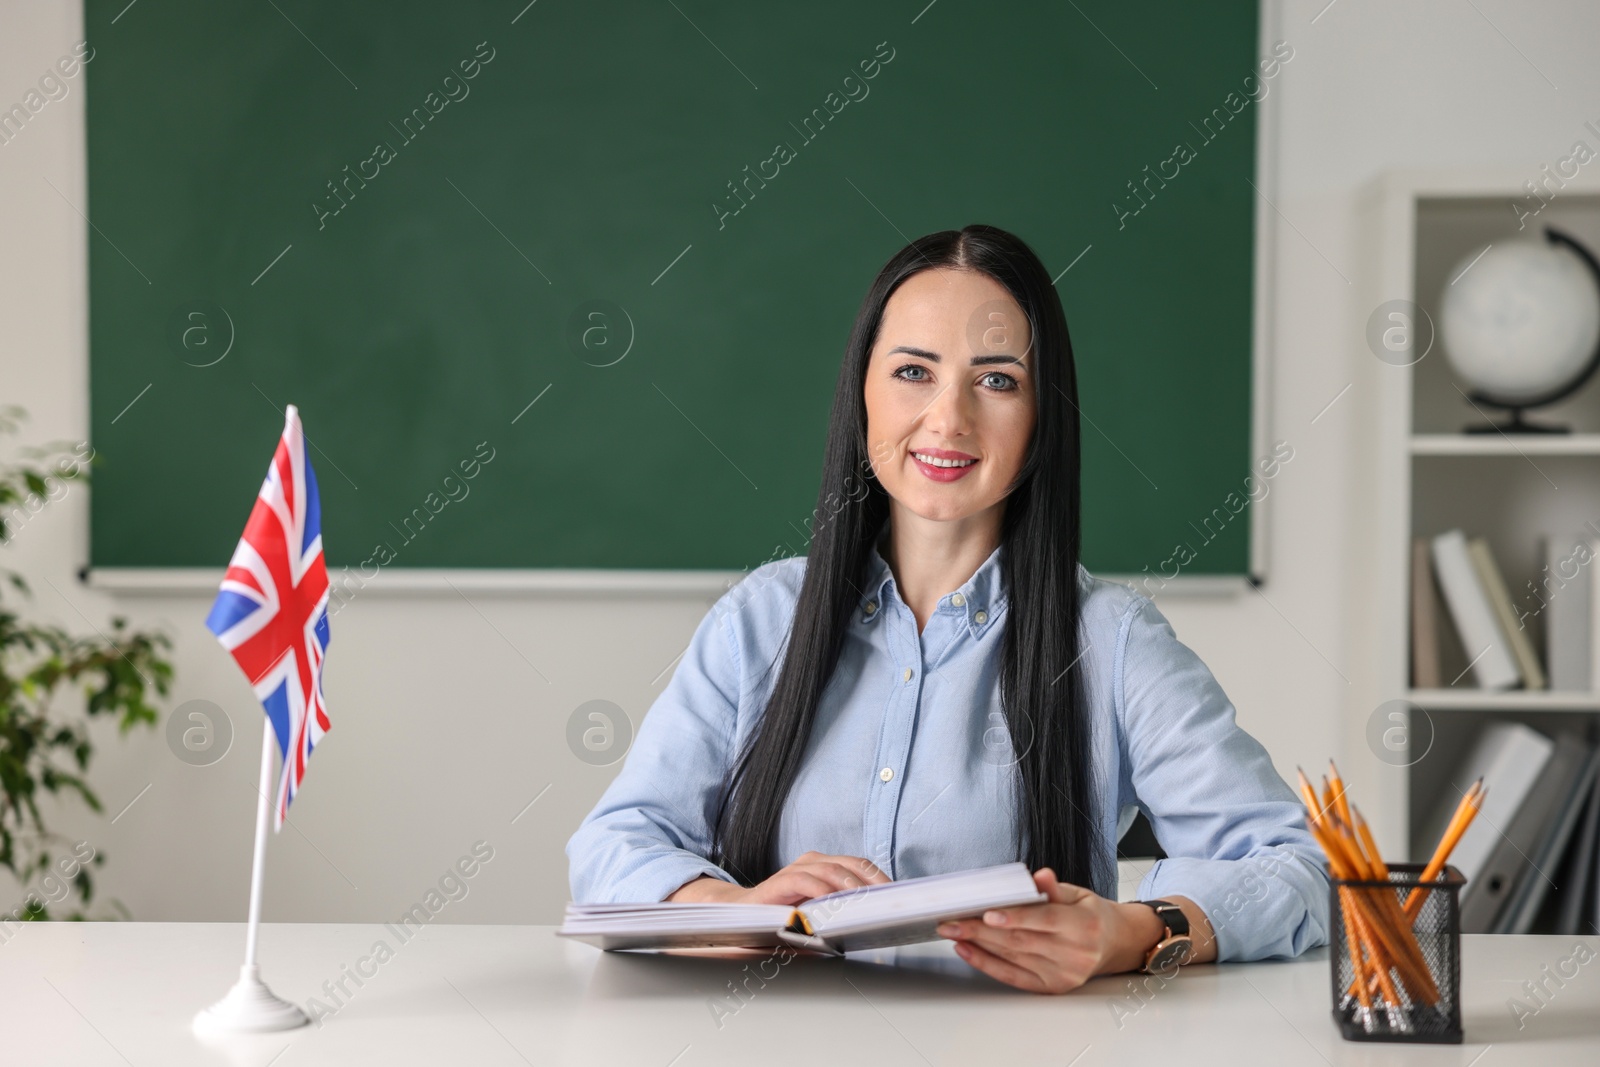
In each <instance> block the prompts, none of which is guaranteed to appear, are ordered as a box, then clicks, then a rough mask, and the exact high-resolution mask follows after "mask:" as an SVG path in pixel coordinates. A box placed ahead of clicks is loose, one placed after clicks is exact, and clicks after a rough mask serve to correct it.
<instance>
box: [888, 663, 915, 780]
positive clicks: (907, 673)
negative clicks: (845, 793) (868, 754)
mask: <svg viewBox="0 0 1600 1067" xmlns="http://www.w3.org/2000/svg"><path fill="white" fill-rule="evenodd" d="M906 681H908V682H909V681H911V668H910V667H907V668H906ZM888 780H889V779H887V778H885V779H884V781H886V782H887V781H888Z"/></svg>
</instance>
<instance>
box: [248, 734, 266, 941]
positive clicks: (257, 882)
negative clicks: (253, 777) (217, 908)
mask: <svg viewBox="0 0 1600 1067" xmlns="http://www.w3.org/2000/svg"><path fill="white" fill-rule="evenodd" d="M258 791H259V792H260V794H261V795H260V796H258V797H257V798H256V851H255V860H254V861H253V862H252V863H251V865H250V925H249V929H248V930H247V932H246V933H245V939H244V964H245V966H246V967H254V966H255V965H256V933H257V932H258V931H259V930H260V928H261V871H262V868H263V867H265V866H266V864H265V860H266V858H267V809H268V808H269V807H271V801H270V800H269V799H268V798H269V797H271V796H272V720H271V719H269V718H267V717H266V716H265V715H263V716H262V717H261V785H260V786H259V787H258Z"/></svg>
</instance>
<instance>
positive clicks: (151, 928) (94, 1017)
mask: <svg viewBox="0 0 1600 1067" xmlns="http://www.w3.org/2000/svg"><path fill="white" fill-rule="evenodd" d="M379 938H383V939H384V940H386V941H387V942H388V943H389V944H390V945H391V946H393V945H395V943H396V938H395V937H394V934H393V933H392V932H391V931H390V930H388V929H387V928H385V927H382V926H365V925H341V924H327V925H316V924H305V925H263V926H262V928H261V963H262V967H263V972H264V977H265V978H266V980H267V981H268V983H269V984H270V985H271V986H272V987H273V989H274V990H275V991H276V992H277V993H278V994H279V995H280V996H283V997H286V998H288V999H291V1000H294V1001H295V1002H296V1003H299V1004H301V1005H302V1006H304V1005H305V1004H306V1001H307V998H309V997H312V996H318V995H323V994H322V993H321V987H322V983H323V982H324V981H327V980H331V979H336V978H338V977H340V973H341V966H344V965H349V966H352V967H353V966H354V965H355V963H356V961H357V960H358V958H360V957H363V956H365V955H367V954H368V953H369V952H370V951H371V949H372V947H373V944H374V942H375V941H377V940H378V939H379ZM1580 940H1581V941H1583V942H1584V943H1585V944H1587V945H1588V946H1589V948H1590V949H1591V950H1593V951H1594V952H1595V953H1596V956H1597V958H1595V959H1592V960H1591V961H1590V962H1589V963H1587V964H1585V965H1582V966H1581V967H1579V969H1578V973H1577V976H1576V977H1575V978H1572V979H1569V980H1567V981H1566V986H1565V988H1562V989H1555V991H1554V994H1553V996H1552V997H1551V998H1550V1000H1549V1003H1548V1004H1547V1006H1545V1007H1544V1008H1543V1009H1542V1010H1541V1011H1539V1013H1538V1014H1537V1015H1534V1016H1532V1017H1530V1018H1528V1019H1526V1020H1524V1022H1525V1025H1524V1026H1523V1027H1522V1028H1521V1029H1519V1028H1518V1026H1517V1022H1516V1020H1515V1019H1514V1017H1513V1016H1512V1014H1511V1012H1510V1011H1509V1010H1508V1008H1507V1006H1506V1001H1507V999H1508V998H1509V997H1512V996H1516V995H1518V994H1520V993H1521V983H1522V982H1524V981H1525V980H1529V979H1538V978H1539V977H1540V971H1541V968H1542V967H1543V966H1544V965H1546V964H1549V965H1550V966H1551V967H1552V968H1554V967H1555V966H1556V965H1557V963H1558V961H1560V960H1561V959H1563V958H1564V957H1567V956H1569V955H1570V954H1571V951H1572V948H1573V946H1574V945H1575V944H1576V943H1577V942H1578V941H1580ZM243 942H244V929H243V926H242V925H233V924H204V923H192V924H191V923H170V924H169V923H52V924H44V923H40V924H27V925H25V926H24V927H23V929H21V930H20V931H19V932H18V933H17V934H16V936H15V937H13V938H12V939H11V941H9V942H8V943H6V944H4V945H0V1019H3V1023H0V1062H3V1063H5V1064H8V1065H9V1064H17V1065H23V1064H27V1065H29V1067H33V1065H38V1064H52V1063H61V1064H72V1065H74V1067H93V1065H96V1064H108V1065H120V1064H124V1063H126V1064H133V1065H136V1067H144V1065H147V1064H149V1065H161V1067H176V1065H181V1064H190V1063H220V1064H229V1063H232V1064H240V1065H251V1067H262V1065H265V1064H268V1063H272V1064H273V1067H308V1065H311V1064H352V1063H354V1064H366V1063H382V1064H395V1065H405V1064H450V1065H454V1064H460V1063H472V1064H489V1065H496V1064H507V1065H512V1067H515V1065H517V1064H522V1063H529V1064H536V1065H538V1067H545V1065H546V1064H558V1063H581V1064H595V1065H604V1064H630V1065H631V1064H641V1065H644V1067H701V1065H705V1064H734V1063H751V1064H760V1065H763V1067H766V1065H771V1064H784V1063H805V1064H827V1063H841V1064H843V1063H849V1064H870V1065H873V1067H882V1065H891V1064H907V1065H921V1064H940V1065H942V1064H979V1065H987V1064H1028V1065H1033V1064H1050V1065H1055V1067H1066V1065H1069V1064H1071V1065H1072V1067H1100V1065H1119V1067H1121V1065H1128V1064H1147V1063H1148V1064H1157V1063H1159V1064H1162V1065H1179V1067H1202V1065H1208V1064H1218V1065H1222V1064H1226V1065H1229V1067H1234V1065H1244V1064H1266V1065H1271V1067H1288V1065H1300V1064H1321V1063H1323V1062H1327V1063H1330V1064H1347V1063H1349V1064H1387V1063H1416V1064H1440V1065H1443V1064H1451V1065H1459V1067H1466V1065H1468V1064H1475V1065H1477V1067H1501V1065H1520V1064H1538V1065H1540V1067H1545V1065H1554V1067H1560V1065H1563V1064H1587V1065H1590V1067H1593V1065H1594V1064H1596V1063H1600V938H1586V939H1579V938H1571V937H1518V938H1510V937H1498V938H1496V937H1486V936H1479V937H1468V938H1466V939H1465V944H1464V947H1463V968H1462V975H1463V984H1464V986H1465V989H1464V992H1463V998H1462V1002H1463V1017H1464V1020H1465V1029H1466V1037H1467V1043H1466V1044H1465V1045H1376V1044H1354V1043H1348V1042H1345V1041H1343V1040H1342V1039H1341V1038H1340V1037H1339V1035H1338V1032H1337V1031H1336V1029H1335V1027H1334V1024H1333V1021H1332V1018H1331V1016H1330V1014H1329V1001H1330V995H1329V988H1328V985H1329V980H1328V963H1327V957H1326V950H1325V949H1321V950H1317V951H1316V952H1313V953H1310V954H1308V955H1307V956H1306V957H1304V958H1302V959H1299V960H1295V961H1293V962H1289V963H1257V964H1233V965H1223V966H1203V967H1194V968H1188V969H1185V971H1184V973H1183V974H1182V975H1180V976H1179V977H1178V978H1177V979H1176V980H1174V981H1173V982H1172V983H1171V984H1169V985H1168V986H1167V987H1166V988H1164V989H1160V990H1159V991H1158V992H1156V993H1155V995H1154V997H1153V998H1152V999H1150V1001H1149V1003H1148V1004H1147V1005H1145V1006H1144V1007H1143V1008H1142V1009H1138V1010H1137V1011H1136V1012H1135V1013H1133V1014H1125V1015H1124V1017H1123V1018H1121V1019H1120V1023H1121V1025H1120V1026H1119V1019H1118V1018H1117V1015H1116V1013H1114V1012H1113V1010H1112V1007H1111V1005H1112V1004H1113V1003H1122V1004H1124V1005H1125V1006H1127V1007H1128V1008H1129V1010H1130V1011H1131V1010H1133V1009H1134V1008H1136V1007H1137V1003H1138V1002H1137V1001H1134V1000H1131V999H1129V1000H1124V999H1123V998H1125V997H1127V996H1128V982H1129V977H1128V976H1120V977H1115V978H1104V979H1099V980H1097V981H1095V982H1092V983H1090V984H1089V985H1087V986H1085V987H1084V988H1082V989H1080V990H1078V991H1076V992H1074V993H1072V994H1069V995H1066V996H1060V997H1042V996H1036V995H1033V994H1029V993H1022V992H1019V991H1016V990H1012V989H1010V988H1008V987H1005V986H1002V985H999V984H998V983H995V982H992V981H990V980H989V979H988V978H986V977H983V976H982V975H979V974H977V973H976V972H974V971H972V970H971V969H970V968H969V967H968V966H967V965H966V964H965V963H963V962H962V961H961V960H960V959H959V958H958V957H956V956H955V955H954V953H953V952H951V951H950V950H949V948H948V945H947V944H946V943H938V944H932V945H920V946H914V947H912V948H909V949H900V950H898V958H899V966H895V967H889V966H884V965H882V964H880V963H874V962H871V961H872V960H873V959H874V958H883V959H887V958H889V957H890V956H891V955H893V953H890V952H884V953H880V954H869V955H868V956H866V957H863V958H862V959H859V960H858V959H854V958H853V959H850V960H836V959H825V958H820V957H797V958H794V959H792V960H790V961H789V962H787V963H786V964H784V965H782V966H781V967H779V966H778V965H777V963H776V962H775V961H774V962H769V963H768V965H767V970H768V973H772V972H773V971H774V970H775V971H776V976H775V977H774V978H772V979H770V980H768V981H767V984H766V988H764V989H762V988H759V986H758V984H757V983H756V982H755V981H754V980H752V981H751V983H750V985H751V988H753V989H756V992H755V994H754V995H753V997H751V998H749V999H748V1001H747V1002H746V1003H745V1004H744V1006H743V1007H742V1008H740V1009H739V1010H738V1011H737V1012H730V1013H728V1014H724V1015H723V1017H722V1018H721V1020H720V1023H721V1025H720V1026H719V1025H718V1019H717V1018H716V1017H715V1015H714V1014H713V1012H712V1010H711V1008H710V1007H709V1005H710V1004H711V1003H712V1002H713V1001H714V1000H715V999H716V998H717V997H719V996H720V995H723V994H726V993H727V983H728V982H730V981H733V980H735V979H736V978H738V977H741V976H743V975H744V974H745V973H746V972H745V971H744V967H745V965H746V964H747V963H749V964H752V965H753V964H754V963H756V962H757V961H759V960H761V959H763V958H765V954H764V953H756V954H754V955H753V956H751V957H748V958H746V959H744V960H741V961H738V962H732V961H729V960H725V959H707V958H690V957H681V956H679V957H667V956H650V955H641V954H621V953H609V954H608V953H601V952H599V951H597V950H596V949H593V948H590V947H589V946H588V945H583V944H573V943H570V942H567V941H566V940H564V939H560V938H557V937H556V936H555V935H554V934H553V933H552V928H551V927H548V926H436V927H432V928H429V929H427V930H425V931H424V932H422V933H421V934H419V935H417V936H416V937H415V938H414V939H413V940H411V941H410V942H409V943H407V944H404V945H402V946H400V947H399V948H398V951H396V952H395V954H394V956H393V958H392V959H390V960H388V961H387V962H385V963H382V964H369V965H368V969H369V970H370V969H372V968H373V967H374V966H376V974H375V975H374V976H373V977H370V978H366V979H364V980H363V981H364V983H365V984H364V985H363V986H361V987H359V988H357V987H356V986H355V985H354V983H353V982H350V981H349V980H348V979H347V980H346V987H347V988H348V989H350V990H351V991H352V995H351V997H350V998H349V999H348V1000H347V1001H346V1004H345V1006H344V1007H343V1008H341V1009H339V1010H338V1012H337V1014H335V1015H333V1016H331V1017H329V1018H327V1019H325V1020H324V1021H323V1023H322V1025H321V1027H320V1028H318V1027H306V1028H303V1029H301V1030H296V1031H290V1032H288V1033H284V1034H269V1035H260V1036H250V1037H246V1038H242V1039H235V1040H234V1042H233V1044H232V1045H230V1046H228V1047H224V1048H216V1047H208V1046H207V1045H204V1044H202V1043H201V1042H200V1041H199V1040H198V1039H197V1038H195V1037H194V1036H193V1034H192V1033H191V1031H190V1029H189V1023H190V1019H191V1017H192V1016H193V1015H194V1013H195V1012H196V1011H197V1010H199V1009H200V1008H203V1007H205V1006H206V1005H208V1004H210V1003H211V1002H212V1001H213V1000H215V999H216V998H217V997H220V996H221V995H222V994H223V993H224V992H225V991H226V990H227V989H228V987H229V986H230V985H231V984H232V982H233V981H234V979H235V977H236V976H237V974H238V968H239V963H240V959H241V952H242V945H243ZM752 970H754V967H753V966H752ZM1551 988H1552V989H1554V986H1553V984H1552V986H1551ZM330 1003H331V1001H330ZM1486 1045H1488V1046H1491V1047H1490V1048H1488V1050H1487V1051H1485V1046H1486ZM275 1057H276V1058H275Z"/></svg>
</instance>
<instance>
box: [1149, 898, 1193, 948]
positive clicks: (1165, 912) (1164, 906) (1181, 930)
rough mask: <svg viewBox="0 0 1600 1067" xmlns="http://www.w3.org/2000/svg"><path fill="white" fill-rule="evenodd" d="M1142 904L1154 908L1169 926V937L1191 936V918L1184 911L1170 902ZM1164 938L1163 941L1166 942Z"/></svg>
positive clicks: (1159, 901)
mask: <svg viewBox="0 0 1600 1067" xmlns="http://www.w3.org/2000/svg"><path fill="white" fill-rule="evenodd" d="M1139 903H1140V904H1143V905H1145V906H1147V907H1150V908H1153V909H1154V910H1155V913H1156V915H1157V916H1159V917H1160V919H1161V921H1162V922H1164V923H1166V924H1167V937H1187V936H1188V935H1189V917H1188V916H1187V915H1185V914H1184V913H1183V909H1182V908H1180V907H1178V905H1176V904H1174V903H1172V902H1171V901H1170V900H1141V901H1139ZM1166 939H1167V938H1166V937H1163V938H1162V939H1161V940H1163V941H1165V940H1166Z"/></svg>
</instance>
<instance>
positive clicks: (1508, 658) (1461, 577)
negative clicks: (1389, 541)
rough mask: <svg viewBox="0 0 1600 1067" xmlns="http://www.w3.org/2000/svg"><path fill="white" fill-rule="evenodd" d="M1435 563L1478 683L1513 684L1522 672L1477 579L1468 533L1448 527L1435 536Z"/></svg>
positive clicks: (1498, 686)
mask: <svg viewBox="0 0 1600 1067" xmlns="http://www.w3.org/2000/svg"><path fill="white" fill-rule="evenodd" d="M1433 565H1434V569H1435V571H1436V573H1437V574H1438V576H1439V588H1440V589H1441V590H1443V592H1444V600H1445V603H1446V604H1447V605H1448V606H1449V608H1450V617H1451V618H1452V619H1454V620H1455V624H1456V631H1457V632H1458V633H1459V634H1460V635H1461V645H1462V648H1463V650H1464V651H1465V652H1466V654H1467V660H1468V662H1470V663H1471V664H1472V674H1473V677H1474V678H1476V679H1477V681H1478V685H1479V686H1481V687H1482V688H1484V689H1510V688H1512V687H1513V686H1515V685H1516V684H1517V683H1518V682H1519V681H1521V675H1519V674H1518V673H1517V664H1516V660H1515V659H1513V658H1512V655H1511V649H1510V647H1509V646H1508V645H1507V643H1506V638H1505V635H1504V634H1502V633H1501V632H1500V624H1499V623H1498V622H1496V621H1495V617H1494V609H1493V608H1492V607H1490V605H1489V599H1488V597H1487V596H1485V595H1484V591H1483V587H1482V586H1481V585H1480V584H1479V582H1478V577H1477V574H1476V573H1475V571H1476V568H1474V566H1473V564H1472V557H1471V554H1470V553H1469V552H1468V551H1467V538H1466V535H1465V534H1463V533H1462V532H1461V531H1460V530H1446V531H1445V532H1444V533H1442V534H1439V535H1438V536H1437V537H1435V538H1434V539H1433Z"/></svg>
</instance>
